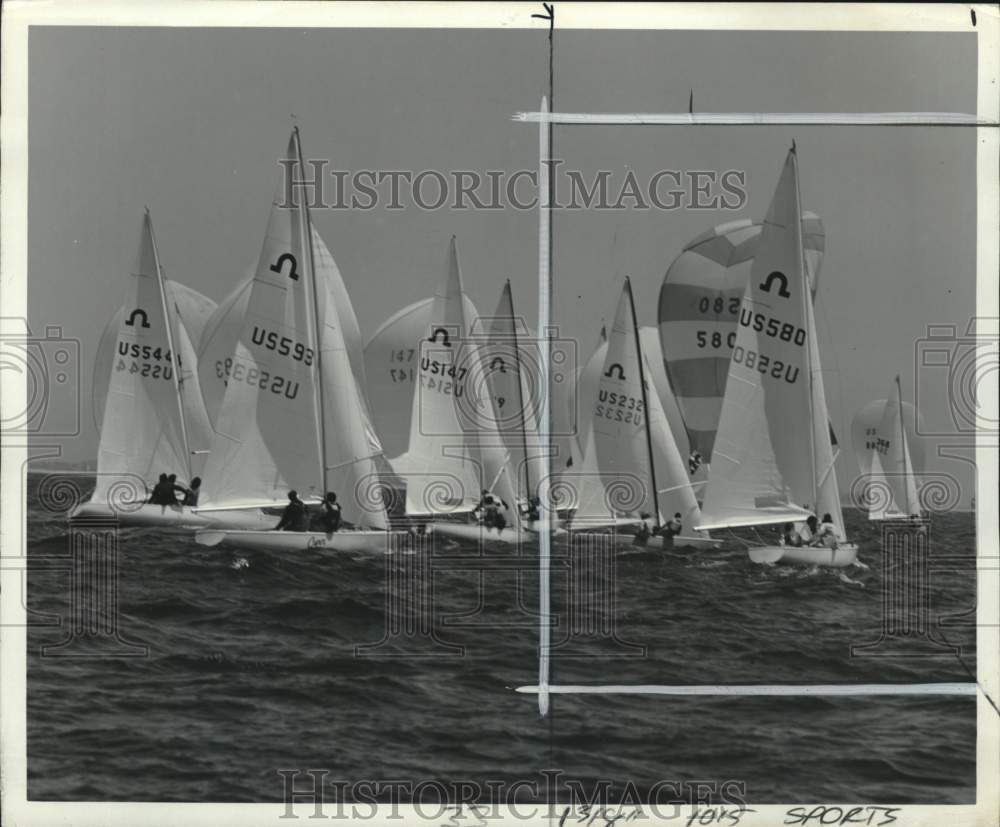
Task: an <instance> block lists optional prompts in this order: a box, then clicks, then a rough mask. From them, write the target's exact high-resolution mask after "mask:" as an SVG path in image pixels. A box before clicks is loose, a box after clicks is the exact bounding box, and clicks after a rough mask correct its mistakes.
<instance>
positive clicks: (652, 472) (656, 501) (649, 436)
mask: <svg viewBox="0 0 1000 827" xmlns="http://www.w3.org/2000/svg"><path fill="white" fill-rule="evenodd" d="M625 292H627V293H628V305H629V310H630V311H631V313H632V334H633V335H634V336H635V351H636V355H637V356H638V359H637V361H638V363H639V386H640V387H641V388H642V407H643V409H644V410H645V412H646V415H645V416H644V417H643V420H644V422H645V423H646V455H647V456H648V457H649V477H650V482H651V484H652V486H653V515H654V517H653V518H654V519H655V520H656V527H657V528H659V527H660V489H659V488H658V487H657V485H656V462H655V461H654V459H653V432H652V430H651V428H650V424H649V394H648V392H647V389H646V374H645V371H644V370H643V366H642V363H643V357H642V344H641V342H640V341H639V323H638V321H637V320H636V318H635V299H634V298H633V296H632V281H631V280H630V279H629V277H628V276H625Z"/></svg>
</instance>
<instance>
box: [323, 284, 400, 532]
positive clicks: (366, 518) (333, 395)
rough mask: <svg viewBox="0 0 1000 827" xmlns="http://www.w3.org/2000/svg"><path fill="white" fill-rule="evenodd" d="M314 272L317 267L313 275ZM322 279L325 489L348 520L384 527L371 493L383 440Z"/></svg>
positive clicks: (334, 300)
mask: <svg viewBox="0 0 1000 827" xmlns="http://www.w3.org/2000/svg"><path fill="white" fill-rule="evenodd" d="M319 276H320V270H319V269H318V268H317V278H318V277H319ZM323 285H325V286H326V290H325V291H324V294H325V302H324V304H323V306H322V307H321V309H320V314H319V317H320V320H321V322H320V324H321V328H320V337H319V341H320V357H321V358H320V365H321V368H322V383H321V384H322V393H323V400H324V404H323V415H324V417H325V418H326V422H327V423H328V426H329V427H327V428H326V430H325V438H324V448H325V451H324V457H325V462H326V473H325V480H326V482H325V485H326V490H328V491H335V492H337V495H338V497H339V499H340V501H341V503H342V506H343V507H344V508H345V514H346V515H347V517H348V519H350V520H352V522H361V523H363V524H364V525H367V526H369V527H370V528H378V529H386V528H387V521H386V515H385V511H384V509H383V508H381V507H379V505H378V503H377V501H373V497H372V495H371V493H370V492H372V491H373V490H374V488H373V486H374V485H375V484H376V482H377V479H378V472H377V467H376V460H377V458H378V457H380V456H381V454H382V446H381V444H380V443H379V441H378V437H377V436H376V434H375V432H374V430H373V429H372V428H371V425H370V424H369V420H368V416H367V412H366V410H365V402H364V398H363V396H362V394H361V391H360V388H359V387H358V383H357V381H356V380H355V374H354V369H353V366H352V364H351V358H350V353H349V352H348V348H347V342H346V340H345V337H344V333H343V329H342V327H341V324H342V322H341V316H340V314H339V313H338V305H337V298H336V291H335V290H334V289H333V287H332V286H331V284H330V282H329V281H324V282H321V284H320V288H321V289H322V286H323ZM321 295H322V294H321ZM321 301H323V299H321ZM359 505H363V513H357V512H356V516H355V515H351V514H350V513H349V512H348V511H347V509H349V508H351V507H354V508H357V507H359Z"/></svg>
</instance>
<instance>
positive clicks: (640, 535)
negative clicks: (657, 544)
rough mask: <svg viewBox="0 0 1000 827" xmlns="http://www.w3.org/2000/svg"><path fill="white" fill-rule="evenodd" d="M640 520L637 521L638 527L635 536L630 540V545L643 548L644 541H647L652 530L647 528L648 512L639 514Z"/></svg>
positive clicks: (651, 534) (644, 545)
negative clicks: (639, 521)
mask: <svg viewBox="0 0 1000 827" xmlns="http://www.w3.org/2000/svg"><path fill="white" fill-rule="evenodd" d="M639 516H640V517H641V518H642V522H641V523H639V529H638V530H637V531H636V532H635V537H634V538H633V540H632V545H634V546H639V547H640V548H645V547H646V543H648V542H649V538H650V537H652V536H653V532H652V530H651V529H650V528H649V523H648V522H647V520H649V514H645V513H643V514H640V515H639Z"/></svg>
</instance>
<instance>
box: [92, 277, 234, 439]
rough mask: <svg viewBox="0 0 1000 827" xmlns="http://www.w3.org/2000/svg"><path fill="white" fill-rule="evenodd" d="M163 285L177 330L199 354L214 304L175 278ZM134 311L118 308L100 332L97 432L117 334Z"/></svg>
mask: <svg viewBox="0 0 1000 827" xmlns="http://www.w3.org/2000/svg"><path fill="white" fill-rule="evenodd" d="M163 284H164V288H165V291H166V297H167V307H168V308H169V309H171V310H173V311H176V317H175V318H176V323H175V325H176V327H177V329H180V328H183V329H184V330H185V332H186V333H187V334H188V340H189V341H190V342H191V343H192V345H194V349H195V352H197V350H198V347H197V345H198V342H199V341H200V340H201V336H202V333H203V331H204V330H205V326H206V324H207V323H208V321H209V319H210V318H211V317H212V314H213V313H214V312H215V309H216V305H215V302H214V301H212V300H211V299H210V298H208V296H204V295H202V294H201V293H199V292H198V291H197V290H193V289H192V288H190V287H187V286H186V285H183V284H180V283H179V282H177V281H174V280H173V279H168V278H164V279H163ZM131 309H132V308H126V307H125V306H124V305H122V306H121V307H119V308H118V310H117V311H116V312H115V315H114V316H113V317H112V318H111V319H110V320H109V322H108V324H107V326H106V327H105V328H104V330H103V332H102V333H101V339H100V341H99V342H98V344H97V353H96V355H95V357H94V376H93V382H92V391H91V400H92V403H93V412H94V424H95V425H96V426H97V430H98V432H99V431H100V430H101V420H102V419H103V418H104V406H105V405H106V404H107V401H108V385H109V383H110V381H111V374H112V371H113V370H114V364H115V355H116V354H115V347H116V344H117V341H118V331H119V330H120V329H121V326H122V322H123V321H124V319H125V313H126V311H127V310H128V311H131ZM194 364H195V361H194V360H193V359H192V360H191V361H190V362H188V361H187V360H185V365H194ZM199 395H200V394H199ZM202 404H204V402H202ZM209 421H211V420H209ZM188 422H189V424H190V423H191V420H190V419H189V420H188Z"/></svg>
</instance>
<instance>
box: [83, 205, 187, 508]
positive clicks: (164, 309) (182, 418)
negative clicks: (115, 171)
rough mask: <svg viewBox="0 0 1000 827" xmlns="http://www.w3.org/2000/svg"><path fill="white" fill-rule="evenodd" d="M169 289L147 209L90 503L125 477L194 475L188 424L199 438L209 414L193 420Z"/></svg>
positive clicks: (183, 337) (183, 341)
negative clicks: (205, 417)
mask: <svg viewBox="0 0 1000 827" xmlns="http://www.w3.org/2000/svg"><path fill="white" fill-rule="evenodd" d="M168 295H169V290H168V287H167V283H166V279H165V278H164V275H163V270H162V268H161V267H160V262H159V256H158V254H157V250H156V241H155V238H154V237H153V225H152V221H151V219H150V216H149V211H148V210H147V211H146V213H145V215H144V216H143V220H142V236H141V239H140V243H139V253H138V256H137V259H136V265H135V267H134V269H133V272H132V275H131V278H130V281H129V288H128V297H127V299H126V302H125V310H124V311H123V312H122V313H121V317H120V324H119V327H118V331H117V341H116V343H115V346H114V359H113V363H112V365H111V366H110V380H109V383H108V391H107V398H106V401H105V405H104V412H103V416H102V418H101V440H100V447H99V449H98V457H97V485H96V488H95V490H94V494H93V496H92V500H93V501H94V502H107V501H108V497H109V493H110V491H111V488H112V487H113V486H114V485H115V484H116V483H117V482H118V481H120V480H121V479H123V478H130V482H133V483H134V482H135V478H136V477H138V478H140V479H142V480H144V481H146V482H151V481H155V479H156V477H157V476H158V475H159V474H163V473H165V474H176V475H177V477H178V481H179V482H185V483H187V482H190V480H191V478H192V476H195V475H196V474H197V470H196V469H195V470H193V469H192V462H191V460H192V457H191V445H190V443H189V430H190V431H191V432H193V433H195V434H197V435H198V439H201V435H202V434H204V433H206V431H205V428H206V427H207V421H197V422H196V421H195V420H196V419H197V417H198V415H199V411H201V416H204V407H203V406H201V405H200V393H199V389H198V385H197V382H190V381H182V380H186V378H187V377H190V376H192V375H193V367H194V352H193V350H192V348H191V345H190V339H189V337H188V335H187V332H186V331H185V330H184V327H183V324H182V322H181V321H180V319H179V318H177V311H176V307H175V306H174V305H172V304H171V303H170V301H169V298H168ZM185 400H186V401H187V404H185ZM188 416H189V417H191V420H192V424H193V425H194V427H193V428H191V429H189V427H188V422H187V417H188ZM140 496H143V494H142V493H140Z"/></svg>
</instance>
